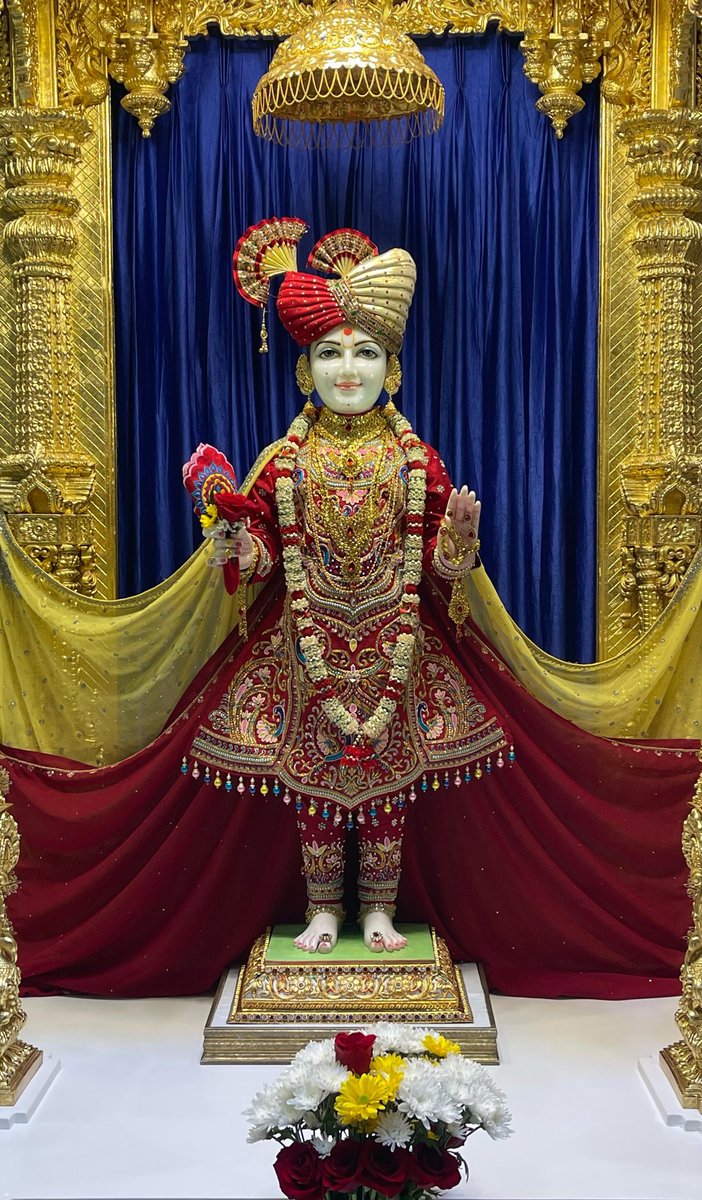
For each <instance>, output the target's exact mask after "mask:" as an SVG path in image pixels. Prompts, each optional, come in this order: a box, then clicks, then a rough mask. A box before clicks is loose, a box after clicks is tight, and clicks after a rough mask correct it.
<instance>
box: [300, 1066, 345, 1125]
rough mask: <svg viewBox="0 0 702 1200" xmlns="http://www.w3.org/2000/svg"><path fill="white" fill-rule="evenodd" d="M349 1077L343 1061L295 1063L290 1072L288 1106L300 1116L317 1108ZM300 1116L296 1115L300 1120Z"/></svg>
mask: <svg viewBox="0 0 702 1200" xmlns="http://www.w3.org/2000/svg"><path fill="white" fill-rule="evenodd" d="M348 1077H349V1072H348V1069H347V1068H346V1067H342V1065H341V1063H337V1062H329V1061H326V1062H324V1061H322V1062H319V1063H315V1062H302V1063H299V1062H298V1063H295V1066H294V1067H291V1069H290V1071H289V1072H288V1083H289V1087H290V1090H291V1096H290V1099H289V1100H288V1107H289V1108H290V1109H291V1111H293V1112H299V1114H300V1116H301V1115H302V1114H303V1113H306V1112H308V1111H309V1110H310V1109H316V1108H318V1107H319V1105H320V1104H321V1103H322V1101H323V1100H326V1098H327V1096H330V1095H335V1094H336V1093H337V1092H338V1091H339V1088H340V1087H341V1085H342V1083H345V1082H346V1080H347V1079H348ZM298 1119H299V1117H295V1120H298Z"/></svg>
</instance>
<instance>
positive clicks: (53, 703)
mask: <svg viewBox="0 0 702 1200" xmlns="http://www.w3.org/2000/svg"><path fill="white" fill-rule="evenodd" d="M275 449H276V446H273V447H269V449H268V450H267V451H265V452H264V454H262V455H261V457H260V459H259V460H258V462H257V463H256V464H255V466H254V468H253V469H252V471H251V472H250V474H249V476H248V478H247V480H246V482H245V484H244V485H243V489H245V490H248V487H249V486H250V484H251V483H252V482H253V480H254V479H255V477H256V474H257V473H258V471H259V470H260V469H261V467H262V466H263V465H264V463H265V462H267V461H268V459H269V458H270V457H271V456H272V454H273V453H274V452H275ZM467 589H468V598H469V601H470V605H471V611H472V613H473V616H474V618H475V620H476V621H477V623H478V625H479V626H480V628H481V629H482V631H483V632H484V634H485V635H486V636H487V637H488V638H489V640H490V641H491V642H492V643H493V645H494V646H495V647H496V648H497V650H498V652H499V654H500V655H501V656H502V657H503V658H504V660H505V661H506V662H507V663H508V665H509V666H510V667H511V669H512V670H513V671H514V673H515V675H516V676H517V677H518V678H519V679H520V680H521V682H522V683H523V684H524V685H525V686H526V687H527V688H528V690H529V691H530V692H532V693H533V694H534V695H535V696H537V697H538V698H539V699H540V700H542V701H543V703H544V704H547V705H549V707H551V708H553V709H555V710H556V711H557V712H560V713H561V714H562V715H563V716H565V717H568V718H569V719H570V720H572V721H575V722H576V723H577V724H579V725H581V726H582V727H583V728H585V729H588V730H591V731H592V732H594V733H599V734H603V735H605V736H607V737H637V738H641V737H662V738H670V737H699V736H700V732H701V730H702V689H701V688H700V687H699V683H698V680H699V679H700V678H702V553H700V552H698V553H697V555H696V557H695V559H694V561H693V563H692V564H691V566H690V568H689V570H688V573H687V575H686V577H685V579H684V581H683V583H682V585H681V587H680V589H679V590H678V592H677V594H676V596H675V598H674V599H673V601H672V602H671V603H670V604H669V606H668V607H667V608H666V610H665V611H664V613H663V614H662V615H661V617H660V618H659V620H658V621H657V622H656V624H655V625H654V626H653V628H652V629H650V630H649V631H648V633H647V634H646V635H645V636H644V637H642V638H641V639H639V641H638V642H637V643H636V644H635V645H634V646H633V647H632V649H631V650H628V651H626V652H625V653H622V654H619V655H618V656H617V657H616V658H612V659H608V660H606V661H604V662H600V663H594V664H589V665H578V664H574V663H567V662H563V661H562V660H560V659H556V658H552V657H551V656H550V655H548V654H545V653H544V651H543V650H540V649H539V648H538V647H537V646H535V645H534V644H533V643H532V642H530V641H529V639H528V638H527V637H526V636H525V635H524V634H523V633H522V632H521V630H520V629H519V628H518V626H517V625H516V624H515V623H514V621H512V619H511V617H510V616H509V614H508V613H507V611H506V609H505V608H504V605H503V604H502V603H501V601H500V599H499V597H498V595H497V593H496V591H495V589H494V588H493V586H492V584H491V583H490V580H489V578H488V576H487V574H486V572H485V571H484V569H482V568H480V569H478V570H476V571H474V572H472V573H471V575H470V577H469V579H468V582H467ZM236 618H237V606H236V604H235V602H234V601H233V599H232V597H230V596H228V595H227V594H226V592H225V589H224V588H223V587H222V582H221V579H220V573H219V572H218V571H213V570H212V569H211V568H209V567H208V566H207V550H206V548H205V547H204V546H203V547H202V548H201V549H199V550H198V551H196V553H195V554H194V555H193V556H192V558H190V559H189V560H188V561H187V562H186V563H184V565H183V566H182V567H181V568H180V570H178V571H176V573H175V574H174V575H172V576H171V577H170V578H169V579H167V580H166V581H165V582H164V583H162V584H160V585H159V586H158V587H156V588H153V589H151V590H150V591H148V592H144V593H142V594H141V595H139V596H134V597H131V598H129V599H126V600H115V601H101V600H91V599H87V598H85V597H81V596H78V595H76V594H75V593H73V592H70V591H68V590H67V589H65V588H64V587H62V586H61V585H60V584H58V583H56V582H55V581H54V580H53V579H51V577H50V576H48V575H47V574H46V573H45V572H43V571H42V570H41V569H40V568H39V567H37V566H36V565H35V564H34V563H33V562H32V561H31V559H30V558H28V556H27V555H26V554H25V553H24V552H23V551H22V550H21V549H20V548H19V547H18V545H17V543H16V542H15V541H14V539H13V537H12V535H11V533H10V531H9V528H8V526H7V523H6V521H5V519H4V517H2V514H0V683H1V695H0V740H2V741H3V742H4V743H5V744H6V745H11V746H19V747H22V748H26V749H36V750H41V751H44V752H46V753H50V754H61V755H65V756H67V757H69V758H75V759H79V760H80V761H83V762H88V763H91V764H102V763H110V762H116V761H118V760H119V759H121V758H125V757H127V756H128V755H130V754H133V753H135V752H136V751H137V750H139V749H140V748H141V747H142V746H145V745H146V744H147V743H148V742H149V741H151V740H152V739H153V738H154V737H155V736H156V735H157V734H158V733H159V731H160V730H161V728H162V727H163V724H164V722H165V720H166V718H167V716H168V714H169V712H170V711H171V710H172V708H173V707H174V705H175V702H176V700H177V699H178V696H179V695H180V694H181V693H182V692H183V691H184V690H185V688H186V687H187V686H188V684H189V683H190V681H191V680H192V679H193V677H194V676H195V674H196V673H197V671H198V670H199V668H200V667H201V666H202V665H203V663H205V662H206V661H207V659H208V658H209V657H210V655H211V654H212V653H213V652H214V650H215V649H216V648H217V647H218V646H219V645H220V643H221V642H222V640H223V639H224V637H225V636H226V635H227V633H228V632H229V630H230V629H231V628H232V627H233V625H234V623H235V621H236Z"/></svg>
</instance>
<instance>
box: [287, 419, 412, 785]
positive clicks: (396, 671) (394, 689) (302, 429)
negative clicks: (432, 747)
mask: <svg viewBox="0 0 702 1200" xmlns="http://www.w3.org/2000/svg"><path fill="white" fill-rule="evenodd" d="M383 416H384V417H385V420H386V421H387V423H388V425H389V427H390V429H391V430H392V433H393V434H394V435H395V437H396V438H397V440H398V442H399V443H400V446H401V447H402V450H403V451H404V453H405V456H406V458H407V465H408V471H409V484H408V489H407V519H406V530H405V539H404V551H403V563H402V598H401V601H400V614H401V617H402V620H401V623H400V628H399V633H398V635H397V639H396V641H395V646H394V648H393V653H392V665H391V667H390V673H389V676H388V682H387V684H386V686H385V689H384V691H383V695H382V696H381V698H380V700H379V702H378V704H377V705H376V707H375V709H374V710H373V712H372V713H371V715H370V716H369V717H368V718H367V719H366V720H365V721H363V722H360V721H359V720H358V719H357V717H355V716H354V714H353V713H352V712H351V711H350V710H349V709H348V708H347V707H346V705H344V704H342V702H341V700H339V697H338V696H337V695H335V692H334V684H333V682H332V676H331V672H330V670H329V667H328V665H327V663H326V661H325V659H324V655H323V653H322V646H321V643H320V640H319V637H318V635H317V631H316V629H315V625H314V621H313V619H312V614H311V611H310V606H309V602H308V599H307V596H306V593H305V571H304V567H303V564H302V550H301V547H302V539H303V533H302V529H301V527H300V522H299V520H298V516H297V512H296V510H295V499H294V492H295V484H294V481H293V472H294V470H295V465H296V462H297V456H298V453H299V451H300V447H301V446H302V444H303V442H304V441H305V438H306V437H307V435H308V433H309V431H310V429H311V428H312V426H313V425H314V423H315V421H316V419H317V411H316V409H315V407H314V405H313V404H311V403H308V404H306V405H305V407H304V409H303V410H302V412H301V413H300V415H299V416H297V417H296V418H295V420H294V421H293V423H292V425H291V426H290V428H289V429H288V432H287V434H286V436H285V439H284V442H283V445H282V446H281V449H280V452H279V454H278V456H277V457H276V460H275V465H276V467H277V468H278V471H279V472H280V473H279V475H278V478H277V479H276V484H275V498H276V504H277V508H278V518H279V521H280V536H281V541H282V546H283V567H284V571H285V582H286V584H287V589H288V595H289V597H290V607H291V610H292V614H293V618H294V621H295V625H296V629H297V634H298V638H299V643H300V650H301V651H302V654H303V656H304V663H305V669H306V671H307V675H308V677H309V679H310V681H311V683H312V685H313V687H314V690H315V693H316V694H317V696H318V697H319V699H320V701H321V705H322V710H323V711H324V713H325V714H326V716H327V717H328V718H329V720H330V721H331V722H332V723H333V724H334V725H336V727H337V729H339V730H340V731H341V733H343V734H344V735H345V736H346V737H347V738H349V739H350V740H351V744H350V745H349V746H347V747H346V750H345V751H344V756H343V759H342V761H344V760H346V762H347V763H348V762H349V761H351V762H354V761H356V762H364V761H368V760H369V759H370V757H371V756H372V754H373V750H372V743H373V742H376V741H377V740H378V738H379V737H380V736H381V735H382V734H383V733H384V732H385V730H386V729H387V727H388V725H389V724H390V721H391V719H392V716H393V714H394V712H395V710H396V709H397V705H398V703H399V701H400V700H401V698H402V696H403V695H404V691H405V685H406V683H407V678H408V675H409V671H410V667H411V665H412V658H413V656H414V647H415V642H416V636H417V626H418V623H419V583H420V580H421V577H422V553H423V549H424V539H423V533H424V507H425V503H426V490H427V479H426V454H425V451H424V449H423V447H422V444H421V442H420V440H419V438H418V437H417V435H416V434H415V433H414V431H413V429H412V426H411V425H410V423H409V421H407V420H405V418H404V417H403V416H402V415H401V413H399V412H398V411H397V409H396V408H395V406H394V404H393V403H392V401H390V402H389V403H388V404H386V406H385V408H384V409H383Z"/></svg>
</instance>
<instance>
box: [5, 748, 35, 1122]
mask: <svg viewBox="0 0 702 1200" xmlns="http://www.w3.org/2000/svg"><path fill="white" fill-rule="evenodd" d="M9 786H10V781H9V778H8V774H7V771H6V770H5V768H4V767H0V1105H13V1104H16V1103H17V1099H18V1097H19V1095H20V1093H21V1091H22V1089H23V1088H24V1087H25V1085H26V1084H27V1083H28V1082H29V1080H30V1079H31V1078H32V1076H33V1075H34V1074H35V1073H36V1071H37V1070H38V1069H39V1067H40V1066H41V1062H42V1052H41V1050H37V1049H36V1048H35V1047H34V1046H29V1045H28V1044H27V1042H22V1041H20V1040H19V1033H20V1030H21V1029H22V1026H23V1025H24V1023H25V1021H26V1019H27V1018H26V1015H25V1013H24V1012H23V1010H22V1005H21V1004H20V996H19V984H20V972H19V967H18V966H17V943H16V941H15V937H14V930H13V928H12V925H11V924H10V919H9V917H8V915H7V909H6V906H5V898H6V897H7V896H9V895H10V893H11V892H14V891H15V889H16V887H17V880H16V878H15V874H14V868H15V867H16V865H17V860H18V859H19V845H20V841H19V833H18V830H17V823H16V821H15V819H14V817H13V816H12V814H11V813H10V805H9V803H8V801H7V799H6V796H7V792H8V789H9Z"/></svg>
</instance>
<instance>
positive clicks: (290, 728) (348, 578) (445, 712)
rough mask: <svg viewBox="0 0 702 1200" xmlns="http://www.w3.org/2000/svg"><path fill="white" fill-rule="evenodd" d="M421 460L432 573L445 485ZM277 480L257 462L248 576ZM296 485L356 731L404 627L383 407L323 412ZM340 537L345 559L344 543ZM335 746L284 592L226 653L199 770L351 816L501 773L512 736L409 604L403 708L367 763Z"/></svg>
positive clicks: (396, 475) (340, 689) (268, 524)
mask: <svg viewBox="0 0 702 1200" xmlns="http://www.w3.org/2000/svg"><path fill="white" fill-rule="evenodd" d="M352 443H353V444H352ZM425 450H426V455H427V467H426V507H425V519H424V561H423V568H424V572H426V573H431V572H432V571H433V569H434V551H435V547H436V539H437V533H438V528H439V523H440V521H441V518H442V516H443V515H444V512H445V510H446V503H447V501H448V498H449V494H450V491H451V484H450V481H449V478H448V475H447V473H446V468H445V467H444V464H443V462H442V461H441V459H440V458H439V456H438V454H437V453H436V451H435V450H433V449H431V447H429V446H427V447H425ZM349 455H350V456H351V457H350V458H349ZM277 474H278V472H277V469H276V467H275V465H274V462H273V461H271V462H269V464H268V465H267V466H266V467H265V468H264V469H263V471H262V472H261V474H260V476H259V478H258V479H257V481H256V483H255V485H254V487H253V489H252V491H251V493H250V496H251V498H252V499H253V500H254V501H255V502H256V505H257V509H258V511H257V515H256V517H255V518H253V519H252V522H251V529H250V531H251V533H252V534H253V535H254V537H255V538H256V540H257V541H258V546H259V551H260V559H259V564H258V567H257V574H256V576H255V579H260V580H263V579H266V578H267V577H268V576H269V575H270V574H271V572H272V571H273V570H274V568H275V566H276V564H278V563H279V561H280V557H281V548H280V540H279V535H278V514H277V509H276V501H275V481H276V478H277ZM294 482H295V504H296V510H297V514H298V518H299V520H300V523H301V526H302V529H303V530H304V545H303V548H302V560H303V566H304V571H305V579H306V593H307V598H308V601H309V605H310V609H311V613H312V617H313V620H314V622H315V626H316V629H317V634H318V638H319V640H320V643H321V646H322V652H323V655H324V658H325V660H326V662H327V664H328V665H329V667H330V668H331V671H332V675H333V678H334V681H335V685H336V689H337V696H338V698H339V700H340V701H341V702H342V703H343V704H344V705H345V706H346V707H347V708H348V709H349V710H350V711H351V712H352V713H353V714H354V715H355V716H356V717H357V719H358V720H359V722H363V721H364V720H366V719H367V718H368V717H369V716H370V715H371V714H372V713H373V711H374V709H375V707H376V705H377V704H378V702H379V700H380V699H381V697H382V695H383V691H384V688H385V686H386V684H387V680H388V675H389V672H390V670H391V667H392V654H393V648H394V644H395V636H396V632H397V624H398V622H399V619H400V601H401V595H402V564H403V540H404V522H405V511H406V500H407V488H408V472H407V461H406V458H405V454H404V451H403V450H402V448H401V446H400V445H399V443H398V442H397V440H396V439H395V437H394V436H393V435H392V433H391V431H390V430H389V428H388V426H387V424H386V422H385V420H384V418H383V416H382V413H381V412H380V411H379V410H373V411H372V412H370V413H367V414H363V415H362V416H357V417H352V418H342V417H338V416H337V415H336V414H334V413H332V412H330V410H328V409H323V410H322V412H321V415H320V418H319V420H318V422H317V425H316V426H315V427H314V428H313V430H312V431H311V433H310V436H309V437H308V439H307V440H306V442H305V443H304V444H303V446H302V447H301V449H300V452H299V454H298V459H297V466H296V471H295V476H294ZM352 540H353V543H354V544H353V546H352V552H351V553H349V551H348V550H347V549H346V546H345V545H344V543H345V542H346V543H347V544H348V543H349V542H351V541H352ZM347 740H348V739H347V738H346V737H345V735H344V734H343V733H342V732H341V731H340V729H339V728H338V727H337V726H336V725H335V724H334V723H333V722H332V721H331V720H330V718H329V717H328V716H327V715H326V714H325V713H324V711H323V709H322V706H321V702H320V700H319V699H317V698H315V696H314V695H313V692H312V689H311V687H310V684H309V680H308V677H307V674H306V670H305V666H304V658H303V655H302V652H301V650H300V647H299V644H298V642H297V640H296V637H295V633H294V628H293V621H292V614H291V612H290V607H289V598H287V597H286V599H285V601H284V603H283V604H282V607H281V605H278V607H277V608H276V609H275V610H274V611H273V613H272V614H270V615H269V616H268V618H267V619H264V621H263V622H262V623H261V624H260V626H259V627H258V628H256V629H255V631H254V632H253V634H252V636H251V638H250V640H249V644H248V647H247V649H246V651H245V652H244V654H243V655H242V656H239V657H238V659H237V661H236V664H235V669H234V673H233V675H232V677H231V678H230V680H229V682H228V684H227V686H226V688H225V690H224V691H223V693H222V694H221V697H220V699H219V702H218V703H217V705H216V707H214V708H213V709H212V710H211V711H210V713H209V716H208V719H207V721H206V722H205V723H203V724H202V725H201V726H200V728H199V730H198V733H197V736H196V738H195V740H194V742H193V744H192V756H193V758H194V759H195V760H197V763H198V768H197V769H198V770H202V769H204V767H205V766H209V767H210V770H211V771H212V773H213V774H214V773H215V772H216V771H219V772H220V774H221V776H223V777H224V778H226V777H227V776H229V779H228V783H229V784H231V786H237V784H238V786H239V789H240V790H241V788H242V787H244V786H245V787H247V788H251V790H253V787H255V786H257V784H256V781H257V780H258V782H259V784H262V782H263V779H265V780H266V784H265V787H266V788H270V787H273V788H275V789H276V790H277V789H278V788H281V790H282V789H286V788H287V789H289V791H291V792H293V793H294V794H295V795H297V794H301V795H302V796H305V797H318V798H320V799H321V800H322V801H329V802H332V801H333V802H334V803H335V804H341V805H342V806H345V807H346V808H349V809H354V808H357V807H358V806H360V805H361V804H363V803H364V802H371V801H373V800H375V799H378V798H381V797H386V796H388V795H389V794H390V793H394V794H396V795H397V794H402V793H403V792H406V791H407V790H408V789H409V788H410V787H411V786H412V784H413V783H415V782H416V781H417V780H421V782H420V787H421V788H422V789H423V790H427V789H428V788H430V787H432V786H433V787H434V788H436V787H437V785H438V786H454V785H456V784H457V785H460V783H461V782H462V781H463V779H464V777H466V774H467V778H468V779H470V770H471V768H472V769H475V768H476V766H477V764H478V763H480V764H481V767H480V770H481V771H484V770H486V769H487V771H491V770H498V769H501V768H502V767H503V766H504V765H505V755H504V754H503V753H502V751H503V749H505V748H506V747H507V746H508V744H509V741H510V738H509V735H508V733H507V731H506V730H505V727H504V723H503V724H500V722H499V721H498V719H497V716H496V714H495V712H494V710H492V709H491V708H490V707H489V705H488V704H487V702H486V700H485V699H484V698H483V697H482V696H481V695H480V694H479V693H478V692H476V690H475V688H474V686H473V685H472V684H469V683H468V681H467V679H466V678H465V674H464V672H463V671H462V669H461V666H460V665H459V663H458V661H457V660H456V658H455V657H454V655H453V654H452V651H451V649H450V646H449V643H448V642H447V640H446V638H445V637H444V634H443V632H442V630H441V629H439V628H438V627H437V625H436V624H435V623H434V622H433V621H432V620H431V619H430V618H429V616H428V613H427V611H426V608H425V606H424V605H421V606H420V629H419V633H418V638H417V645H416V648H415V654H414V660H413V663H412V667H411V670H410V674H409V678H408V683H407V688H406V694H405V698H404V702H403V703H401V704H399V705H398V708H397V710H396V712H395V713H394V715H393V717H392V718H391V720H390V723H389V725H388V726H387V728H386V730H385V732H384V733H383V734H382V735H381V737H380V738H379V739H378V740H377V741H376V742H375V743H374V752H375V753H374V758H373V759H372V760H371V763H370V766H368V765H367V764H366V765H365V766H361V765H356V766H353V767H349V766H347V765H346V764H344V766H343V768H342V767H341V766H340V759H341V756H342V754H343V751H344V747H345V745H346V743H347ZM252 780H253V787H252V783H251V781H252ZM288 794H289V793H288Z"/></svg>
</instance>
